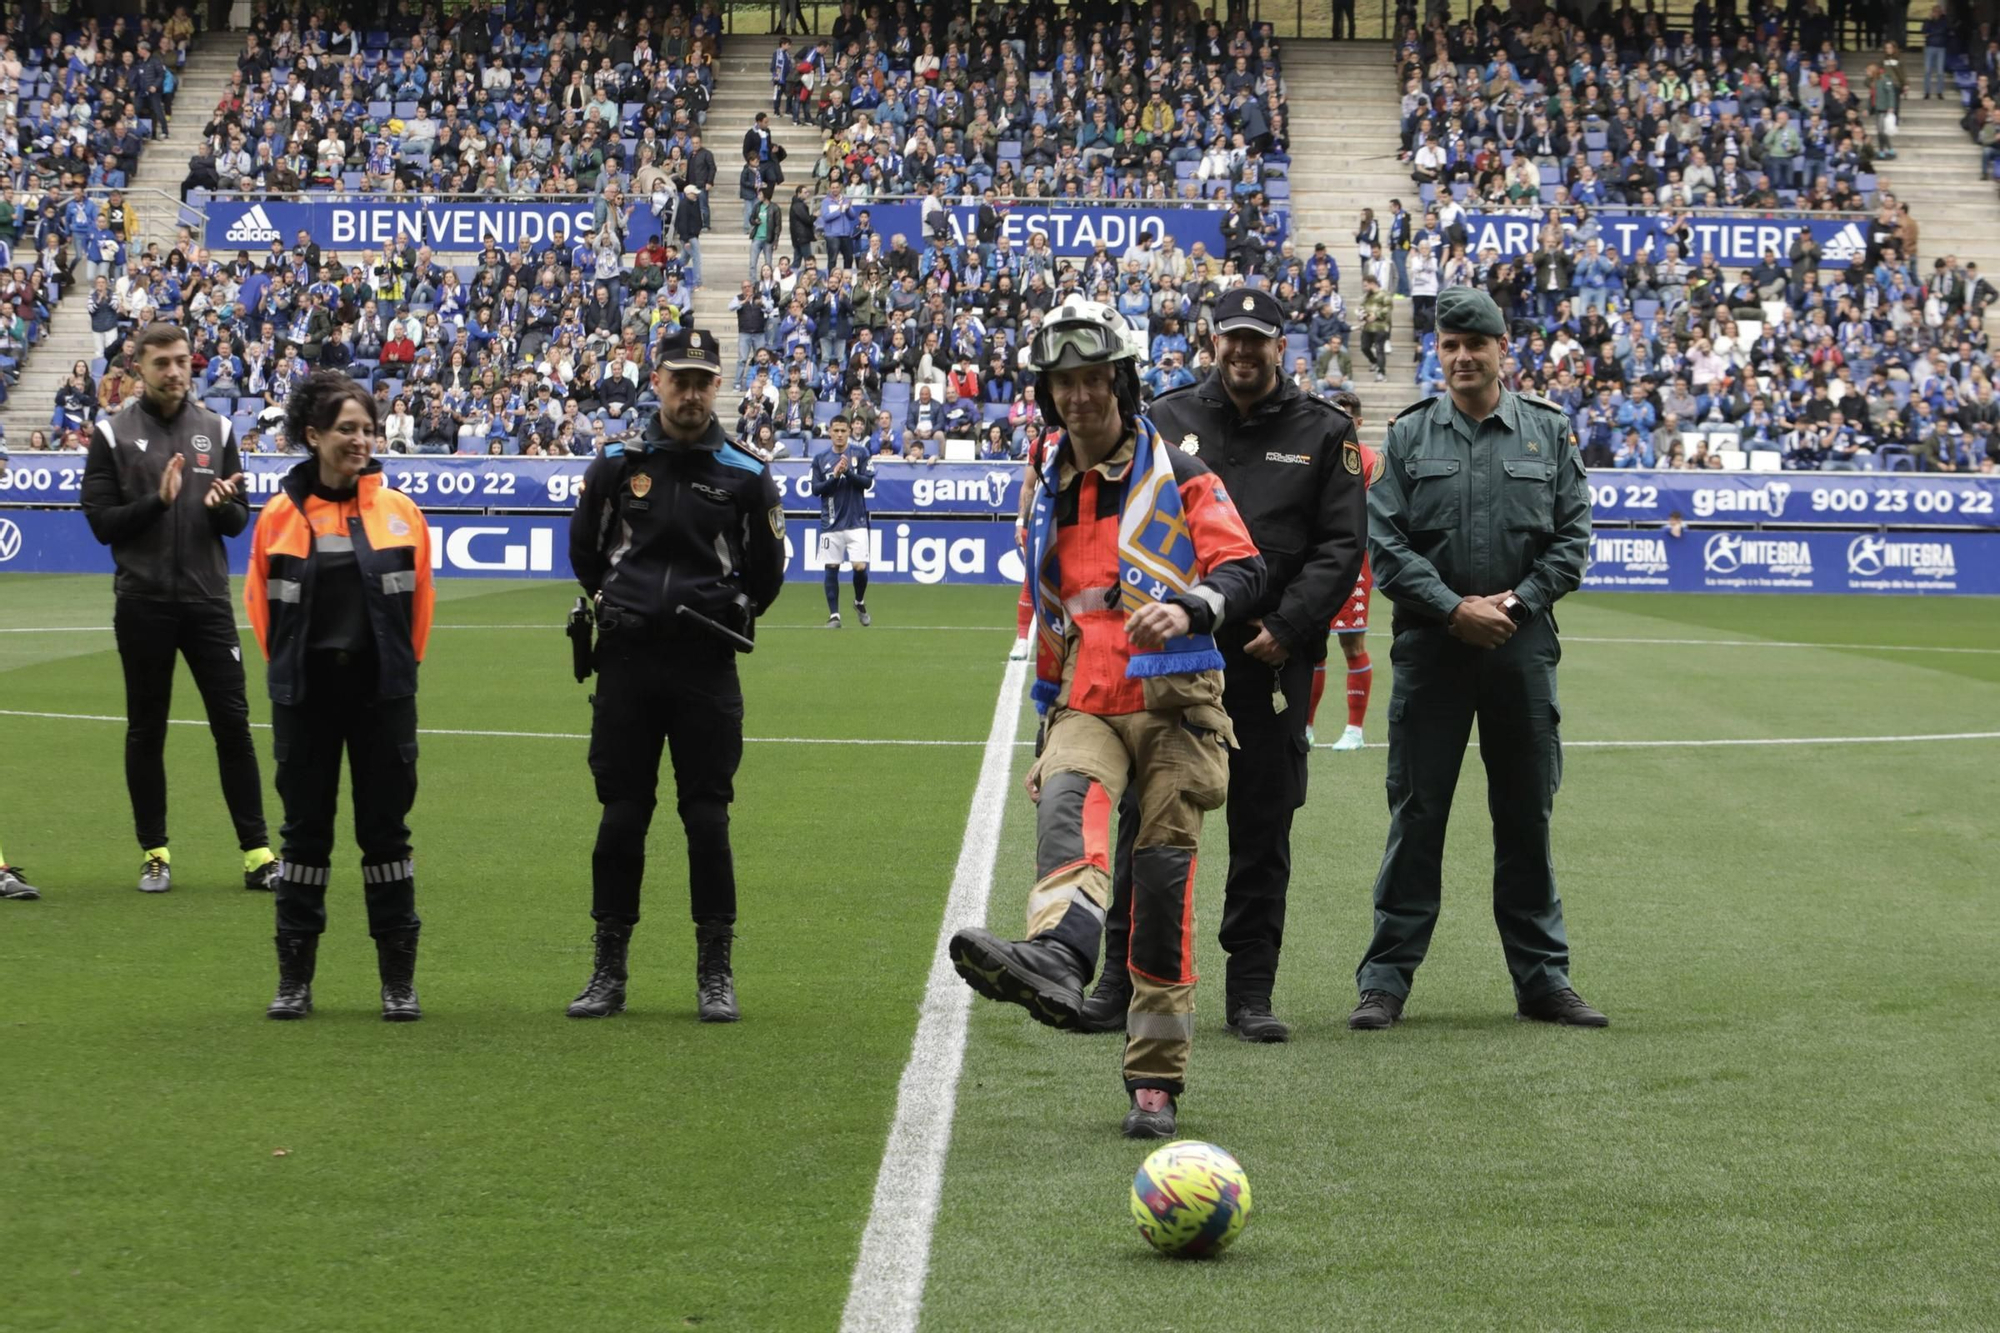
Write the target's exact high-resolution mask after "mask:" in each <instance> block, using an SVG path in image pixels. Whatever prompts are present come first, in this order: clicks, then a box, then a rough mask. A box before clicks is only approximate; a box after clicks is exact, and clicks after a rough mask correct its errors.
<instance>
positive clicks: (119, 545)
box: [82, 323, 276, 893]
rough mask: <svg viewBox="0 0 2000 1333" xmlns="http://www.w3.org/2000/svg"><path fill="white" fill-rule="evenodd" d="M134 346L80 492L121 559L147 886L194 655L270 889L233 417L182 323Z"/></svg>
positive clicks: (253, 882) (132, 745)
mask: <svg viewBox="0 0 2000 1333" xmlns="http://www.w3.org/2000/svg"><path fill="white" fill-rule="evenodd" d="M138 356H139V382H140V386H141V387H140V391H139V393H138V394H137V395H136V396H134V397H133V398H132V399H130V400H129V401H128V402H126V404H125V405H124V406H123V407H121V408H119V409H118V410H117V411H116V412H113V413H112V414H111V415H109V416H107V417H104V418H102V419H100V420H99V421H98V422H97V424H96V426H95V427H94V428H92V430H91V432H90V451H89V453H88V455H87V456H86V457H85V459H84V464H83V497H82V499H83V512H84V516H85V517H86V518H88V519H89V520H90V531H91V533H92V534H93V535H95V536H96V538H97V540H99V541H101V542H103V543H104V544H105V545H106V546H109V547H110V548H111V558H112V559H113V561H115V562H116V564H117V566H118V577H117V579H116V581H115V582H114V584H113V589H114V591H115V592H116V594H117V605H116V609H115V611H114V612H113V615H112V626H113V629H114V630H115V631H116V635H117V640H118V659H119V661H120V663H121V664H122V665H123V666H124V670H125V787H126V790H127V791H128V792H129V793H130V795H131V799H132V821H133V824H134V826H135V830H136V832H137V833H138V835H139V847H140V850H141V854H142V856H143V858H144V861H143V864H142V866H141V869H140V873H139V888H140V889H141V890H142V891H143V892H146V893H165V892H166V891H167V890H168V889H170V888H171V887H172V886H173V871H172V868H171V864H170V863H171V856H172V853H171V852H170V851H169V850H168V847H167V766H166V748H167V711H168V708H169V706H170V705H171V704H172V703H173V690H174V666H175V663H176V661H177V660H178V659H180V658H186V659H187V664H188V670H189V671H190V672H191V673H193V675H194V684H195V688H196V689H197V690H199V691H200V692H201V702H202V708H203V710H204V711H205V712H206V713H207V714H208V730H209V734H210V735H211V736H212V737H213V738H214V740H215V758H216V763H217V765H218V766H219V767H220V769H221V770H222V799H223V801H224V802H225V803H226V804H227V805H228V807H229V818H230V821H231V822H232V823H233V824H234V825H235V826H236V840H237V843H238V845H239V846H240V847H241V848H242V849H243V887H244V888H246V889H270V888H272V887H273V886H274V883H275V879H276V866H275V858H274V857H273V856H272V854H271V849H270V846H269V843H270V837H269V835H268V834H267V832H266V830H265V826H264V782H263V778H262V777H261V776H260V775H259V774H258V772H257V749H256V746H255V745H253V744H252V743H251V740H250V703H249V700H248V698H247V697H246V696H245V694H244V691H243V640H242V639H241V637H239V636H238V634H237V632H236V616H235V614H234V612H232V611H231V609H230V606H229V555H228V552H227V551H225V550H224V549H223V544H222V542H223V538H225V537H234V536H235V535H236V534H237V533H239V532H241V531H243V529H244V528H245V527H247V526H249V523H250V504H249V501H248V500H246V499H245V498H244V495H243V473H242V471H241V467H242V463H241V460H240V459H239V458H238V456H237V449H236V441H235V439H234V438H233V436H232V432H231V430H230V425H229V420H228V418H226V417H221V416H217V415H216V414H215V413H213V412H211V411H209V410H208V409H207V408H206V407H204V406H202V405H201V404H200V403H198V402H196V401H195V400H194V399H192V398H190V397H189V396H188V387H189V385H190V384H191V383H192V380H193V370H192V367H191V363H190V361H189V350H188V339H187V334H185V333H183V332H182V331H181V329H180V328H179V327H178V326H176V325H173V324H161V323H154V324H148V325H147V326H146V327H145V328H144V329H143V330H141V331H140V334H139V349H138Z"/></svg>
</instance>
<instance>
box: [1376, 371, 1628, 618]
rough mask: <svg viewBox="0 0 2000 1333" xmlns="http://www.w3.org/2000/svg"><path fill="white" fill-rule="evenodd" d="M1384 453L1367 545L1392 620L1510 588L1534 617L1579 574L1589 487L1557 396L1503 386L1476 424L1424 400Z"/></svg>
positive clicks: (1447, 400) (1446, 400)
mask: <svg viewBox="0 0 2000 1333" xmlns="http://www.w3.org/2000/svg"><path fill="white" fill-rule="evenodd" d="M1386 453H1387V460H1386V464H1385V466H1384V467H1383V470H1382V476H1381V477H1380V479H1378V480H1377V481H1376V482H1375V484H1374V485H1372V486H1370V487H1369V488H1368V549H1369V555H1370V557H1371V559H1372V562H1373V566H1374V571H1375V582H1376V586H1378V587H1380V588H1381V589H1382V591H1383V593H1384V594H1385V595H1386V596H1387V597H1388V598H1389V600H1390V601H1392V602H1394V603H1395V605H1396V610H1397V613H1398V618H1399V619H1400V618H1402V617H1403V616H1404V615H1406V614H1407V615H1411V616H1414V617H1415V618H1417V619H1420V620H1424V621H1438V622H1442V621H1444V620H1446V619H1448V618H1449V617H1450V616H1451V613H1452V611H1453V610H1455V609H1456V608H1457V606H1458V604H1459V603H1460V602H1461V601H1463V600H1464V599H1465V598H1467V597H1483V596H1486V595H1489V594H1491V593H1496V592H1504V591H1506V590H1507V589H1508V588H1512V589H1513V590H1514V591H1515V593H1516V594H1517V595H1518V596H1519V597H1520V599H1521V600H1522V601H1523V602H1525V603H1527V606H1528V609H1529V610H1530V611H1532V612H1534V613H1535V614H1537V615H1540V614H1541V613H1542V612H1544V611H1546V610H1548V609H1549V607H1550V606H1552V605H1554V603H1555V601H1556V599H1557V598H1559V597H1561V596H1563V595H1564V594H1565V593H1568V592H1572V591H1574V590H1575V589H1576V587H1577V586H1578V585H1579V584H1580V583H1582V582H1583V569H1584V565H1585V564H1586V563H1587V562H1588V560H1589V558H1590V484H1589V480H1588V478H1587V477H1586V476H1585V474H1584V470H1583V458H1582V456H1581V455H1580V454H1579V453H1578V452H1577V449H1576V444H1575V442H1574V441H1573V440H1572V439H1571V435H1570V426H1569V419H1568V417H1567V416H1566V415H1565V414H1564V413H1563V411H1562V409H1561V408H1559V407H1557V406H1556V405H1555V404H1553V403H1550V402H1548V401H1547V400H1545V399H1534V398H1524V397H1522V396H1521V395H1520V394H1517V393H1513V392H1511V391H1508V390H1502V391H1501V394H1500V406H1499V408H1498V409H1497V410H1496V411H1495V412H1494V413H1493V415H1491V416H1489V417H1487V418H1486V420H1484V421H1480V422H1474V421H1471V420H1469V419H1468V418H1467V417H1466V416H1465V415H1464V414H1463V413H1462V412H1460V411H1459V410H1458V409H1457V408H1456V407H1454V406H1453V405H1452V401H1451V397H1450V395H1448V394H1447V395H1442V396H1440V397H1437V398H1431V399H1426V400H1424V401H1423V402H1420V403H1417V404H1416V405H1414V406H1412V407H1411V408H1409V409H1408V410H1406V411H1405V412H1404V413H1403V414H1402V415H1401V416H1399V417H1397V418H1396V420H1395V423H1394V424H1393V425H1391V426H1390V427H1389V438H1388V441H1387V444H1386Z"/></svg>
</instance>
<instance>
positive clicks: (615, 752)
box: [569, 329, 785, 1023]
mask: <svg viewBox="0 0 2000 1333" xmlns="http://www.w3.org/2000/svg"><path fill="white" fill-rule="evenodd" d="M658 355H659V360H658V362H657V364H656V368H655V370H654V371H653V390H654V392H655V393H656V394H658V396H659V400H660V411H659V413H658V414H657V415H656V416H654V417H653V419H652V420H651V421H649V422H648V423H647V424H646V431H645V434H644V435H643V437H641V439H640V440H638V441H637V442H636V443H633V444H612V445H607V446H606V447H605V449H604V452H603V453H602V454H600V455H599V456H598V457H597V459H596V461H594V462H593V463H591V465H590V467H589V469H588V470H587V471H586V472H585V473H584V482H583V496H582V498H581V499H580V500H579V501H578V503H577V507H576V513H575V514H574V515H573V516H572V517H571V519H570V529H569V558H570V565H571V567H572V568H573V569H574V570H575V571H576V577H577V581H578V582H579V583H581V584H582V585H583V590H584V591H585V592H586V593H588V594H590V597H591V599H592V601H593V603H594V604H595V606H596V620H597V627H598V630H599V638H598V641H597V653H596V658H595V663H594V664H595V666H596V669H597V674H598V684H597V693H596V694H595V695H593V696H592V703H593V704H594V706H595V711H594V713H593V715H592V720H591V729H590V772H591V776H592V777H594V778H595V779H596V780H597V799H598V801H599V802H600V803H602V805H603V806H604V817H603V820H602V821H601V822H600V823H599V825H598V829H597V846H596V848H595V850H594V851H593V852H592V853H591V858H590V878H591V909H590V915H591V917H592V918H593V919H594V920H595V921H596V922H597V932H596V935H595V938H594V943H595V946H596V963H595V967H594V969H593V971H592V973H591V977H590V981H589V983H588V984H587V985H585V987H584V989H583V993H582V994H581V995H579V996H577V998H576V1000H575V1001H574V1002H573V1003H572V1004H571V1005H570V1007H569V1015H570V1017H572V1018H605V1017H609V1016H610V1015H612V1014H615V1013H618V1012H620V1011H621V1010H623V1009H624V1007H625V981H626V953H627V948H628V946H629V943H630V941H631V938H632V927H633V926H635V925H637V924H638V921H639V885H640V881H641V880H642V879H643V878H644V875H645V870H646V830H647V829H648V828H649V827H651V825H652V822H653V808H654V805H655V804H656V802H655V800H654V791H655V789H656V788H657V786H658V784H659V777H660V752H661V749H662V748H663V747H664V748H666V749H667V751H668V752H669V754H670V755H671V757H672V759H673V766H674V787H675V791H676V795H677V797H678V804H679V810H680V816H681V827H682V828H683V830H685V832H686V835H687V855H688V898H689V902H690V906H691V908H692V912H693V916H694V922H695V940H696V967H695V990H696V995H697V998H698V1002H699V1012H700V1016H701V1019H702V1021H703V1022H705V1023H713V1022H723V1023H726V1022H734V1021H735V1020H736V1018H737V1016H738V1014H737V1008H736V990H735V982H734V978H733V976H732V974H731V972H730V965H729V946H730V941H731V940H732V939H733V938H734V937H735V936H734V926H735V924H736V872H735V867H734V863H733V860H732V857H731V853H730V848H729V804H730V802H731V801H732V800H734V799H735V787H734V785H733V784H734V780H735V777H736V767H737V764H738V763H739V762H740V761H741V759H742V757H743V689H742V686H741V685H740V684H739V683H738V681H737V676H736V650H735V649H734V648H733V647H731V646H730V645H729V643H728V642H727V641H726V640H724V639H723V638H722V637H721V636H720V635H717V634H716V633H715V632H714V631H713V630H712V629H709V628H707V627H704V626H703V625H701V624H700V622H699V621H696V620H694V619H692V618H691V617H690V616H689V615H687V614H683V613H684V612H694V613H698V614H699V615H700V616H702V617H705V618H707V619H708V620H711V621H714V622H716V623H717V624H719V625H722V626H726V627H727V628H728V629H729V630H731V631H734V632H735V633H737V634H740V635H745V636H747V635H749V634H750V633H751V632H752V629H753V626H754V623H755V619H756V617H757V616H759V615H762V614H763V613H764V611H765V610H766V609H767V608H768V607H769V606H770V605H771V603H772V602H774V601H776V600H777V597H778V592H779V590H780V588H782V587H783V585H784V578H785V513H784V509H783V507H782V505H781V504H780V503H779V500H778V486H777V482H776V481H775V480H773V478H772V476H771V469H770V466H769V464H768V462H767V461H766V460H765V459H764V458H762V457H761V456H759V455H754V454H751V453H749V452H747V451H745V450H743V449H741V448H738V447H737V446H736V445H734V444H732V443H730V441H729V437H728V436H727V435H725V434H723V431H722V426H721V424H720V423H718V422H717V421H716V419H715V393H716V389H717V387H718V386H719V385H720V383H721V376H722V356H721V349H720V345H719V344H718V343H717V342H716V339H715V337H714V335H712V334H708V333H704V332H702V331H701V330H699V329H677V330H675V331H674V332H672V333H670V334H668V335H667V336H666V337H665V338H663V339H662V340H661V342H660V350H659V354H658Z"/></svg>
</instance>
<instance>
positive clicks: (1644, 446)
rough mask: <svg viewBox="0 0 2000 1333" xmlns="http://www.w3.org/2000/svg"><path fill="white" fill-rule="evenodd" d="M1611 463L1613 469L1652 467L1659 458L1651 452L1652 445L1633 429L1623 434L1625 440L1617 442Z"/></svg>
mask: <svg viewBox="0 0 2000 1333" xmlns="http://www.w3.org/2000/svg"><path fill="white" fill-rule="evenodd" d="M1611 462H1612V466H1614V467H1653V466H1655V465H1656V464H1657V463H1658V462H1659V458H1658V455H1656V454H1655V453H1654V452H1653V446H1652V444H1651V443H1650V442H1649V441H1648V440H1647V439H1646V437H1645V436H1644V435H1641V434H1640V433H1639V431H1638V429H1637V428H1636V427H1634V428H1632V429H1628V430H1627V431H1626V432H1625V438H1624V439H1623V440H1621V441H1620V442H1619V445H1618V450H1617V452H1616V453H1615V454H1613V455H1612V459H1611Z"/></svg>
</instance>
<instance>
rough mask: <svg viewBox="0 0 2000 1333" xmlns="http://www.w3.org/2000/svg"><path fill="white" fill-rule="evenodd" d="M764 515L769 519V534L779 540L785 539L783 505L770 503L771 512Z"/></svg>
mask: <svg viewBox="0 0 2000 1333" xmlns="http://www.w3.org/2000/svg"><path fill="white" fill-rule="evenodd" d="M766 517H768V518H769V519H770V520H771V535H772V536H773V537H776V538H777V539H778V540H779V541H783V540H784V539H785V507H784V506H783V505H772V506H771V512H770V513H769V514H768V515H766Z"/></svg>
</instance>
